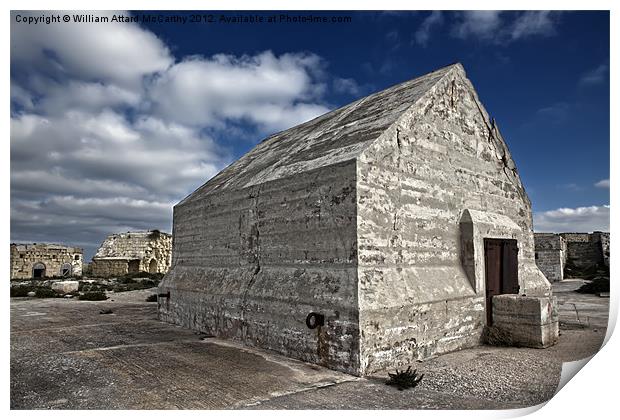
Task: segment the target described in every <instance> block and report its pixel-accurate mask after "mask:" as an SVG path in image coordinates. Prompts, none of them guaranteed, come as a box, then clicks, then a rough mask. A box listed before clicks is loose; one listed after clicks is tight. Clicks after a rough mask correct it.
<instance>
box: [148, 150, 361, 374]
mask: <svg viewBox="0 0 620 420" xmlns="http://www.w3.org/2000/svg"><path fill="white" fill-rule="evenodd" d="M355 168H356V165H355V162H354V161H349V162H344V163H339V164H336V165H331V166H328V167H325V168H322V169H320V170H315V171H310V172H306V173H302V174H298V175H294V176H290V177H287V178H284V179H278V180H274V181H269V182H266V183H264V184H261V185H259V186H251V187H247V188H242V189H239V190H233V191H225V192H221V193H217V192H216V193H213V194H210V195H206V196H202V197H199V198H198V199H192V200H186V201H184V202H183V203H181V204H179V205H177V206H175V208H174V224H173V235H174V246H173V261H174V265H173V267H172V269H171V270H170V272H169V273H168V275H167V276H166V277H165V278H164V281H163V282H162V284H161V286H160V290H161V291H164V292H168V291H170V298H169V299H160V308H159V314H160V318H161V319H162V320H164V321H168V322H173V323H176V324H180V325H183V326H185V327H189V328H192V329H195V330H199V331H203V332H205V333H207V334H214V335H217V336H219V337H225V338H232V339H237V340H241V341H243V342H244V343H245V344H248V345H253V346H260V347H263V348H267V349H271V350H275V351H277V352H280V353H283V354H287V355H289V356H291V357H295V358H298V359H301V360H306V361H309V362H314V363H320V364H324V365H327V366H331V367H334V368H337V369H340V370H344V371H348V372H351V373H356V372H357V367H358V365H359V360H358V358H359V332H358V327H357V325H358V314H357V271H356V262H357V245H356V235H355V229H356V193H355V172H356V169H355ZM310 312H319V313H322V314H324V315H325V317H326V320H325V325H324V326H323V327H319V328H317V329H315V330H311V329H309V328H308V327H307V326H306V324H305V320H306V316H307V315H308V314H309V313H310Z"/></svg>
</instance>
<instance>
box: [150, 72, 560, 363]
mask: <svg viewBox="0 0 620 420" xmlns="http://www.w3.org/2000/svg"><path fill="white" fill-rule="evenodd" d="M173 220H174V221H173V235H174V247H173V265H172V268H171V270H170V271H169V272H168V274H167V275H166V276H165V277H164V280H163V282H162V283H160V286H159V287H160V290H159V294H160V298H159V305H158V307H159V314H160V319H162V320H165V321H168V322H173V323H177V324H180V325H183V326H186V327H189V328H192V329H195V330H199V331H202V332H205V333H208V334H213V335H216V336H219V337H223V338H231V339H237V340H240V341H242V342H243V343H245V344H247V345H252V346H259V347H263V348H267V349H271V350H274V351H277V352H280V353H283V354H285V355H288V356H290V357H294V358H298V359H302V360H305V361H309V362H314V363H318V364H322V365H324V366H328V367H330V368H333V369H337V370H342V371H345V372H349V373H352V374H355V375H366V374H370V373H372V372H375V371H378V370H381V369H387V368H393V367H395V366H399V365H407V364H411V363H412V362H413V361H415V360H420V359H425V358H428V357H430V356H432V355H435V354H440V353H445V352H449V351H454V350H459V349H462V348H466V347H472V346H476V345H478V344H479V343H480V342H481V341H482V340H483V337H484V330H485V327H486V326H493V327H494V328H498V329H501V330H503V331H504V332H506V334H507V335H509V336H510V337H511V340H512V342H514V343H515V344H519V345H525V346H536V347H546V346H549V345H552V344H554V343H555V342H556V340H557V337H558V320H557V311H555V308H556V303H555V298H554V297H552V296H551V285H550V284H549V282H548V281H547V280H546V279H545V277H544V275H543V274H542V273H541V272H540V270H539V269H538V267H537V266H536V263H535V262H534V235H533V232H532V213H531V203H530V200H529V199H528V197H527V194H526V192H525V191H524V188H523V185H522V183H521V180H520V178H519V175H518V172H517V169H516V167H515V163H514V161H513V160H512V158H511V155H510V152H509V151H508V147H507V145H506V143H505V142H504V140H503V138H502V136H501V134H500V132H499V129H498V127H497V125H496V123H495V121H494V120H492V119H491V118H489V116H488V114H487V112H486V110H485V109H484V107H483V106H482V104H481V103H480V101H479V99H478V96H477V94H476V92H475V90H474V88H473V86H472V84H471V82H470V81H469V80H468V79H467V77H466V75H465V71H464V69H463V67H462V66H461V65H460V64H455V65H452V66H448V67H445V68H442V69H440V70H437V71H435V72H432V73H429V74H427V75H425V76H422V77H419V78H417V79H414V80H411V81H408V82H405V83H401V84H399V85H396V86H393V87H391V88H389V89H386V90H384V91H381V92H378V93H375V94H372V95H370V96H368V97H365V98H362V99H360V100H358V101H356V102H353V103H352V104H349V105H347V106H345V107H342V108H339V109H336V110H334V111H331V112H329V113H327V114H325V115H322V116H320V117H318V118H315V119H314V120H312V121H309V122H307V123H304V124H301V125H299V126H296V127H293V128H291V129H289V130H286V131H283V132H280V133H277V134H275V135H273V136H271V137H269V138H267V139H265V140H263V141H262V142H261V143H259V144H258V145H257V146H256V147H255V148H254V149H252V150H251V151H250V152H248V153H247V154H246V155H244V156H243V157H241V158H240V159H239V160H238V161H237V162H235V163H233V164H231V165H230V166H228V167H227V168H225V169H224V170H223V171H221V172H220V173H219V174H217V175H216V176H215V177H213V178H212V179H211V180H209V181H208V182H207V183H205V184H204V185H203V186H202V187H200V188H198V189H197V190H196V191H195V192H194V193H192V194H191V195H189V196H188V197H186V198H185V199H184V200H183V201H181V202H180V203H179V204H177V205H176V206H175V207H174V218H173ZM499 295H502V296H504V298H502V296H499ZM506 296H507V297H506ZM499 298H501V299H499Z"/></svg>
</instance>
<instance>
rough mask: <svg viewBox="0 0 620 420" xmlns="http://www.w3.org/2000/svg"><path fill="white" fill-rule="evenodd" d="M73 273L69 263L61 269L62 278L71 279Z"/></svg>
mask: <svg viewBox="0 0 620 420" xmlns="http://www.w3.org/2000/svg"><path fill="white" fill-rule="evenodd" d="M72 271H73V267H71V264H69V263H65V264H63V265H62V266H61V267H60V275H61V276H62V277H69V276H70V275H71V272H72Z"/></svg>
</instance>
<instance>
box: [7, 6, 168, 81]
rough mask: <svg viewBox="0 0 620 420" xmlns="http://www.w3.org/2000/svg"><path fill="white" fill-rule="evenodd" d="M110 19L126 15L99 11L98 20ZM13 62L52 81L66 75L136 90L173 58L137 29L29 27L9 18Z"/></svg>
mask: <svg viewBox="0 0 620 420" xmlns="http://www.w3.org/2000/svg"><path fill="white" fill-rule="evenodd" d="M15 13H16V12H13V14H15ZM19 13H20V14H21V15H38V14H39V13H38V12H19ZM48 13H49V14H53V13H54V12H51V11H50V12H48ZM82 13H92V12H82ZM72 14H73V13H72ZM76 14H78V13H76ZM114 14H125V15H127V13H125V12H114V11H108V12H97V15H99V16H112V15H114ZM11 61H12V62H13V63H17V64H22V63H25V64H27V65H30V66H38V67H40V68H41V69H45V70H46V71H47V72H50V73H52V74H54V75H55V76H56V77H59V76H60V77H63V76H65V77H66V76H69V77H75V78H79V79H83V80H87V81H102V82H105V83H113V84H117V85H120V86H123V87H125V88H133V89H139V88H140V86H141V83H142V78H143V76H144V75H147V74H152V73H155V72H158V71H163V70H165V69H166V68H167V67H168V66H170V65H171V64H172V62H173V57H172V56H171V55H170V51H169V49H168V48H167V47H166V46H165V45H164V43H163V42H162V41H161V40H160V39H159V38H157V37H156V36H155V35H154V34H153V33H152V32H149V31H147V30H144V29H142V28H140V27H139V26H138V25H133V24H127V23H107V24H105V25H103V24H83V23H62V24H50V25H27V24H23V23H19V22H16V21H15V19H11Z"/></svg>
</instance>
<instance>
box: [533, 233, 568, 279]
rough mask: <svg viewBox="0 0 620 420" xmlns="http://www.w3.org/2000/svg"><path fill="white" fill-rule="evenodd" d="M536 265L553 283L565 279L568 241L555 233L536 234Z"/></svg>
mask: <svg viewBox="0 0 620 420" xmlns="http://www.w3.org/2000/svg"><path fill="white" fill-rule="evenodd" d="M534 241H535V252H536V265H537V266H538V268H540V271H542V272H543V274H544V275H545V277H546V278H547V280H549V281H551V282H555V281H561V280H562V279H564V266H565V265H566V256H567V246H566V240H565V239H564V238H563V237H562V236H560V235H558V234H555V233H535V234H534Z"/></svg>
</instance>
